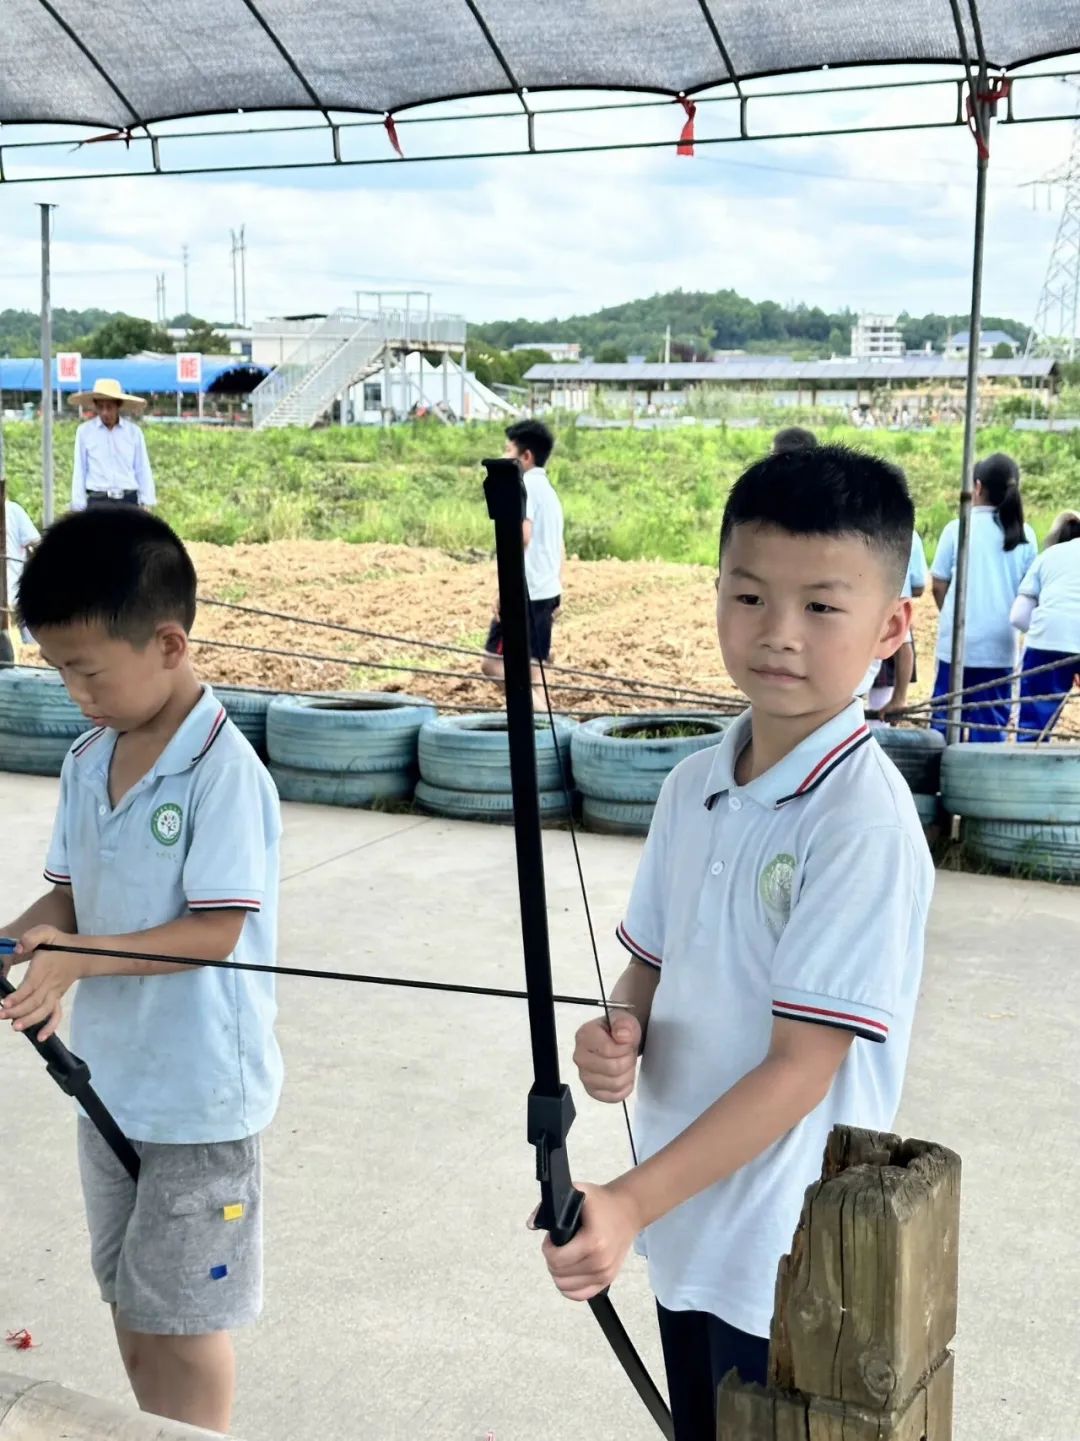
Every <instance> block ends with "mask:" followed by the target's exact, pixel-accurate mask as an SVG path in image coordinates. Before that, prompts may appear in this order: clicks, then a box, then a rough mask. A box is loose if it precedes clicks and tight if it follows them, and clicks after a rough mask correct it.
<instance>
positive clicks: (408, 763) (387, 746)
mask: <svg viewBox="0 0 1080 1441" xmlns="http://www.w3.org/2000/svg"><path fill="white" fill-rule="evenodd" d="M434 716H435V707H434V705H433V704H432V703H431V701H426V700H421V699H419V698H418V697H416V696H408V695H396V694H394V693H393V692H391V691H355V692H344V691H343V692H341V693H338V694H327V695H325V696H295V695H279V696H277V697H275V699H274V700H272V701H271V702H270V706H269V708H268V710H267V712H266V747H267V751H268V753H269V756H270V759H271V760H272V761H274V762H275V763H276V764H278V765H284V766H296V767H298V768H299V769H300V770H309V771H332V772H333V773H334V774H335V775H347V774H348V773H349V772H351V771H357V772H360V773H361V774H364V775H372V774H374V773H376V772H378V771H408V770H412V769H414V768H415V766H416V738H417V735H418V734H419V731H420V727H421V725H423V723H424V722H425V721H426V720H431V719H433V717H434Z"/></svg>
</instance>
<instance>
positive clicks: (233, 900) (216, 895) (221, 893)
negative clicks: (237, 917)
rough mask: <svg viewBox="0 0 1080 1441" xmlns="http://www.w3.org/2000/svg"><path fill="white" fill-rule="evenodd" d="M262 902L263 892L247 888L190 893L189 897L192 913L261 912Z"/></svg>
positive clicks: (189, 906) (239, 887)
mask: <svg viewBox="0 0 1080 1441" xmlns="http://www.w3.org/2000/svg"><path fill="white" fill-rule="evenodd" d="M262 901H263V893H262V891H261V890H256V889H254V888H253V887H247V886H234V887H232V888H227V889H224V890H199V891H195V892H190V891H189V892H188V897H187V903H188V910H191V911H261V910H262Z"/></svg>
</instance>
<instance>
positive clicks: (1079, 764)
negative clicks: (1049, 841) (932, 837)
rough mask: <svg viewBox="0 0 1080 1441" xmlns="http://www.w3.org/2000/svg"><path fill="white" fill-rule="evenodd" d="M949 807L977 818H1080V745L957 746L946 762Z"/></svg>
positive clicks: (1071, 821)
mask: <svg viewBox="0 0 1080 1441" xmlns="http://www.w3.org/2000/svg"><path fill="white" fill-rule="evenodd" d="M941 796H942V800H943V801H944V803H945V809H946V810H948V811H951V812H952V813H953V814H954V815H957V816H971V817H973V818H974V819H976V820H995V821H1031V822H1038V823H1039V824H1040V825H1066V826H1069V825H1076V824H1078V823H1080V744H1076V743H1073V744H1069V743H1067V742H1062V743H1061V744H1055V743H1053V742H1051V743H1050V744H1049V745H1008V744H1006V745H994V744H993V743H988V742H983V743H982V744H981V745H980V744H978V743H974V744H972V745H955V746H949V747H947V749H946V751H945V759H944V760H943V761H942V765H941Z"/></svg>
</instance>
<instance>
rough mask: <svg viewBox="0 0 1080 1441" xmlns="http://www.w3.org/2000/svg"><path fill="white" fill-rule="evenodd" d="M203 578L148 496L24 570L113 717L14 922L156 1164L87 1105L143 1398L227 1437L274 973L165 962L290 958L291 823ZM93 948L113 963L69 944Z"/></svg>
mask: <svg viewBox="0 0 1080 1441" xmlns="http://www.w3.org/2000/svg"><path fill="white" fill-rule="evenodd" d="M195 590H196V579H195V570H194V567H193V566H192V564H191V560H190V559H189V557H188V555H187V552H186V551H185V550H184V547H183V546H182V545H181V543H180V541H179V540H178V539H177V537H176V536H175V535H174V534H173V532H172V531H171V530H170V529H169V527H168V526H167V525H165V524H164V523H163V522H162V521H160V520H158V519H156V518H155V517H154V516H152V515H150V514H148V513H147V512H146V511H141V510H137V509H136V508H134V507H130V508H128V507H121V508H113V509H92V510H88V511H84V512H80V513H77V514H72V515H69V516H66V517H65V518H64V519H63V520H61V521H59V522H58V523H57V524H56V525H54V526H53V527H52V528H51V530H49V532H48V533H47V534H46V536H45V539H44V540H43V541H42V543H41V546H40V548H39V549H38V550H37V552H36V553H35V554H34V555H33V556H32V557H31V559H30V560H29V561H28V563H27V565H26V568H25V570H24V572H23V576H22V580H21V583H20V587H19V608H20V612H21V615H22V618H23V621H24V623H25V624H27V625H28V626H29V627H30V628H31V629H32V631H33V633H34V635H35V637H36V638H37V640H38V643H39V644H40V646H41V650H42V654H43V656H44V657H45V658H46V659H47V660H48V661H49V662H50V663H51V664H53V665H55V666H56V667H57V669H58V670H59V672H60V674H61V676H62V678H63V680H64V683H65V685H66V686H67V689H68V692H69V694H70V695H71V697H72V699H73V700H74V701H75V702H76V704H77V705H79V706H80V707H81V708H82V710H83V713H84V714H85V715H86V717H87V721H88V723H89V724H90V725H92V726H93V729H92V730H90V731H89V732H88V733H87V734H86V735H84V736H82V737H81V738H80V739H79V740H77V741H76V742H75V744H74V745H73V746H72V748H71V751H70V752H69V754H68V756H67V759H66V760H65V762H64V767H63V772H62V775H61V778H60V805H59V809H58V812H57V817H56V824H55V827H54V831H53V838H52V844H51V846H50V847H49V855H48V860H47V863H46V868H45V877H46V879H47V880H48V881H50V882H51V883H52V889H51V890H50V891H49V892H48V893H47V894H46V895H44V896H42V897H41V898H40V899H39V900H37V901H35V902H34V904H33V905H32V906H30V907H29V909H28V910H26V911H25V912H24V913H23V914H22V915H21V916H19V917H18V918H17V919H16V920H15V921H13V922H11V924H10V925H9V926H8V927H7V928H6V931H7V934H10V935H15V936H18V937H20V943H19V946H18V949H17V952H16V955H15V957H14V962H13V963H14V964H19V963H20V962H23V961H26V962H29V964H28V965H27V969H26V972H25V975H24V977H23V980H22V984H21V985H20V986H19V988H18V990H17V991H15V993H14V994H13V995H12V996H10V997H9V998H8V999H7V1000H6V1001H5V1002H4V1003H3V1008H2V1011H0V1015H2V1016H3V1018H4V1019H5V1020H10V1021H12V1022H13V1024H14V1028H15V1029H16V1030H25V1029H26V1028H27V1027H29V1026H32V1025H35V1024H39V1023H40V1024H41V1026H42V1030H41V1036H42V1038H46V1037H48V1036H49V1035H51V1034H52V1032H53V1031H55V1029H56V1027H57V1025H58V1023H59V1021H60V1015H61V1004H62V1001H63V997H64V995H65V993H66V992H67V991H68V990H69V989H70V988H71V987H72V986H73V985H74V984H75V982H76V981H77V982H79V985H78V988H77V990H76V993H75V999H74V1005H73V1007H72V1022H71V1044H72V1047H73V1049H74V1050H75V1051H76V1052H77V1054H79V1055H81V1056H82V1057H83V1058H84V1059H85V1060H86V1061H87V1062H88V1063H89V1065H90V1069H91V1072H92V1074H93V1077H94V1084H95V1087H96V1089H97V1091H98V1093H99V1094H100V1096H101V1098H102V1100H103V1101H104V1103H105V1105H106V1106H107V1107H108V1109H109V1110H110V1111H111V1112H112V1114H113V1116H114V1117H115V1118H116V1120H117V1122H118V1123H119V1126H120V1128H121V1130H122V1131H123V1133H124V1135H125V1136H127V1137H128V1139H129V1140H131V1141H132V1143H133V1144H134V1146H135V1149H136V1151H137V1152H138V1154H139V1157H140V1163H141V1169H140V1174H139V1180H138V1184H137V1185H136V1184H135V1183H134V1182H132V1181H131V1180H130V1178H129V1177H128V1176H127V1174H126V1172H125V1171H124V1170H123V1168H122V1167H121V1166H120V1163H119V1162H118V1161H117V1159H116V1158H115V1157H114V1155H113V1154H112V1152H111V1151H110V1150H109V1149H108V1147H107V1146H106V1145H105V1143H104V1141H103V1140H102V1139H101V1137H100V1136H99V1135H98V1133H97V1132H96V1131H95V1130H94V1128H93V1127H92V1126H91V1125H90V1123H89V1122H88V1121H87V1120H86V1119H85V1118H84V1117H80V1120H79V1167H80V1173H81V1177H82V1184H83V1192H84V1197H85V1201H86V1212H87V1221H88V1225H89V1230H90V1243H91V1260H92V1265H93V1269H94V1273H95V1275H96V1277H97V1280H98V1284H99V1286H100V1288H101V1294H102V1299H103V1300H105V1301H107V1302H108V1303H109V1304H110V1305H111V1307H112V1310H113V1318H114V1322H115V1327H116V1335H117V1340H118V1342H119V1347H120V1354H121V1356H122V1358H123V1361H124V1365H125V1367H126V1369H127V1373H128V1376H129V1378H130V1380H131V1384H132V1388H133V1390H134V1392H135V1395H136V1398H137V1400H138V1402H139V1405H140V1406H141V1407H142V1408H143V1409H144V1410H146V1411H150V1412H153V1413H154V1414H156V1415H160V1416H167V1417H171V1418H172V1419H175V1420H177V1421H186V1422H188V1423H191V1424H194V1425H199V1426H203V1427H206V1428H208V1429H211V1430H214V1431H227V1430H228V1429H229V1418H230V1411H231V1407H232V1399H233V1389H234V1362H233V1351H232V1342H231V1339H230V1336H229V1332H230V1331H231V1330H232V1329H233V1327H235V1326H238V1325H242V1324H245V1323H250V1322H252V1321H254V1320H255V1318H256V1317H257V1316H258V1314H259V1311H260V1308H261V1303H262V1207H261V1144H260V1133H261V1132H262V1131H263V1130H264V1129H265V1127H266V1126H267V1125H269V1123H270V1121H271V1120H272V1118H273V1116H274V1112H275V1110H276V1108H277V1103H278V1097H279V1094H280V1091H281V1082H282V1063H281V1053H280V1051H279V1050H278V1046H277V1042H276V1040H275V1038H274V1016H275V999H274V981H273V977H272V976H269V975H260V974H255V973H252V972H248V971H243V970H229V969H218V968H209V967H206V968H200V967H197V966H192V965H183V964H175V963H173V962H171V961H170V960H168V959H167V958H168V957H170V956H183V957H196V958H199V959H205V960H208V961H220V960H226V959H234V960H236V961H241V962H245V961H246V962H255V963H258V964H262V965H273V963H274V960H275V955H276V948H277V891H278V843H279V837H280V832H281V823H280V818H279V812H278V802H277V795H276V793H275V791H274V787H273V784H272V782H271V781H270V780H269V778H268V776H267V775H266V772H265V771H264V769H263V767H262V765H261V764H260V762H259V760H258V759H257V757H256V755H255V753H254V751H253V750H252V749H251V747H250V746H249V744H248V743H247V741H246V740H245V739H244V738H243V736H241V734H240V733H239V731H237V730H236V728H235V727H234V726H233V724H232V723H231V721H229V720H228V719H227V717H226V715H225V712H224V710H223V708H222V706H221V704H220V703H219V702H218V701H217V700H216V699H215V697H214V695H213V692H212V691H211V690H210V688H209V687H208V686H203V685H201V684H200V683H199V681H198V679H197V677H196V675H195V672H194V669H193V667H192V662H191V655H190V649H189V641H188V633H189V631H190V629H191V626H192V623H193V621H194V618H195ZM76 939H77V942H78V945H79V946H81V947H87V948H91V949H93V950H95V951H97V952H100V953H101V954H100V955H94V956H90V957H88V956H84V955H75V954H72V953H71V952H64V951H63V949H62V947H63V945H64V944H65V942H67V943H69V944H70V943H74V942H75V941H76ZM45 945H49V946H55V947H60V948H61V949H59V950H49V951H44V950H40V949H38V948H39V947H41V946H45ZM116 951H140V952H147V953H150V954H153V955H155V956H160V957H162V959H161V960H160V961H153V962H149V961H128V960H123V959H121V958H120V957H119V956H117V955H116V954H115V952H116Z"/></svg>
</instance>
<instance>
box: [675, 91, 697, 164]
mask: <svg viewBox="0 0 1080 1441" xmlns="http://www.w3.org/2000/svg"><path fill="white" fill-rule="evenodd" d="M676 99H677V100H678V102H679V104H680V105H681V106H682V108H683V109H684V110H685V111H686V119H685V121H684V122H683V128H682V133H681V134H680V136H679V148H678V150H676V152H675V154H676V155H693V153H694V116H695V115H696V114H697V106H696V105H695V104H694V102H693V101H692V100H688V99H687V98H686V96H685V95H678V96H676Z"/></svg>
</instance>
